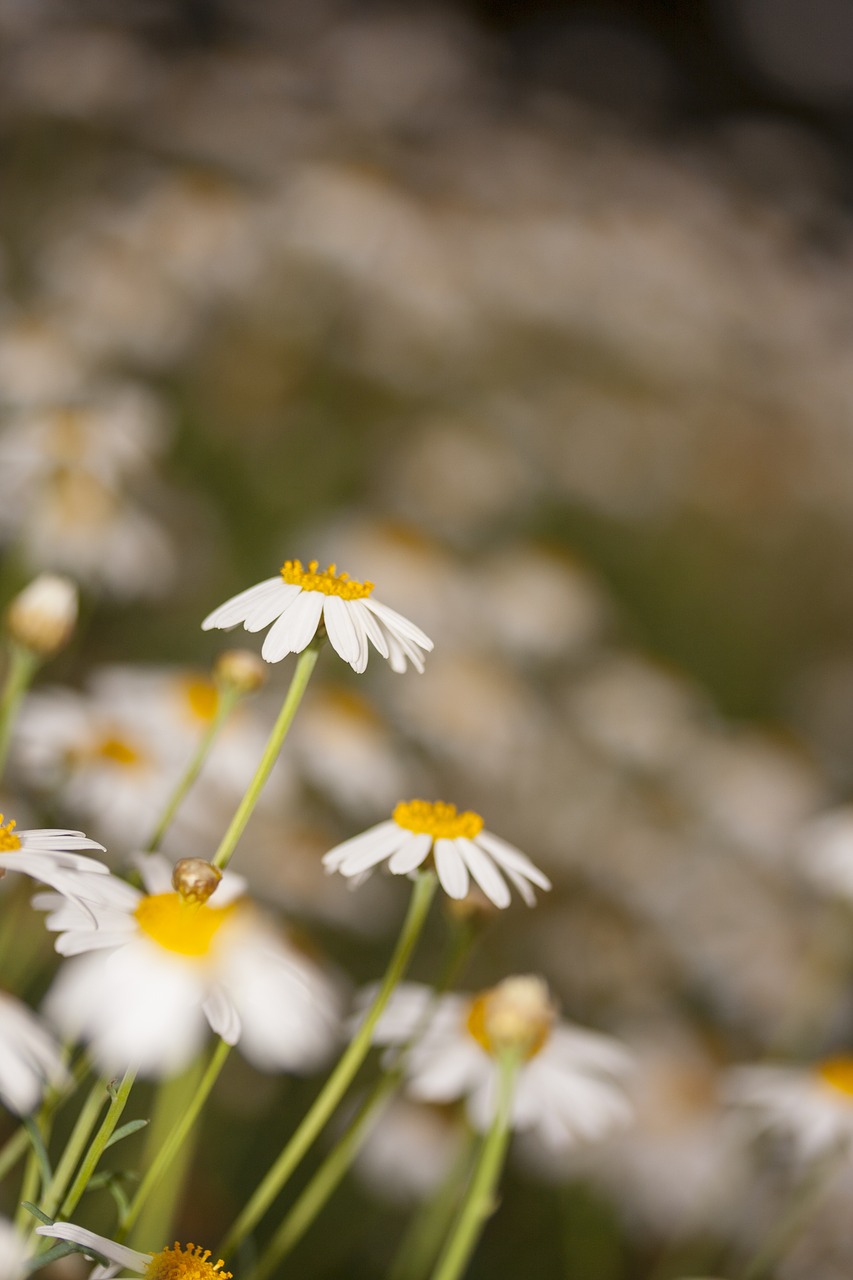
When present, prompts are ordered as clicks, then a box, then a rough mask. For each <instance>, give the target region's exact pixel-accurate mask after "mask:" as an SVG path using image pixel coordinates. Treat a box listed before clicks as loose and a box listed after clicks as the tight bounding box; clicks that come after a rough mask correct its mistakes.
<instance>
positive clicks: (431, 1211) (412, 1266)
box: [388, 1128, 476, 1280]
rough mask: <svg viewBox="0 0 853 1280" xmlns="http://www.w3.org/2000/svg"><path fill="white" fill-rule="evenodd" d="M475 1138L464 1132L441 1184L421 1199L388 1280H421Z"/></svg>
mask: <svg viewBox="0 0 853 1280" xmlns="http://www.w3.org/2000/svg"><path fill="white" fill-rule="evenodd" d="M475 1138H476V1134H475V1133H474V1131H473V1129H470V1128H467V1129H466V1131H465V1137H464V1140H463V1142H462V1146H461V1148H460V1150H459V1153H458V1155H457V1156H456V1159H455V1160H454V1161H453V1164H452V1165H451V1166H450V1169H449V1170H448V1173H447V1176H446V1177H445V1179H444V1181H443V1182H442V1183H441V1185H440V1186H439V1187H438V1189H437V1190H436V1191H435V1192H433V1194H432V1195H429V1196H426V1197H425V1198H424V1201H423V1204H422V1205H421V1206H420V1208H419V1209H418V1210H417V1212H416V1213H415V1215H414V1217H413V1218H412V1221H411V1223H410V1224H409V1226H408V1228H407V1229H406V1231H405V1233H404V1235H403V1239H402V1241H401V1243H400V1247H399V1248H398V1250H397V1253H396V1255H395V1257H394V1261H393V1262H392V1264H391V1270H390V1271H389V1272H388V1280H422V1277H423V1276H425V1275H426V1274H427V1270H428V1268H429V1267H431V1266H432V1265H433V1264H434V1262H435V1260H436V1258H437V1257H438V1251H439V1249H440V1248H441V1242H442V1239H443V1238H444V1237H445V1235H446V1233H447V1229H448V1225H449V1223H450V1222H451V1221H452V1219H453V1214H454V1212H455V1211H456V1208H457V1206H458V1204H459V1202H460V1200H461V1199H462V1195H463V1190H464V1186H465V1183H466V1182H467V1181H468V1177H469V1175H470V1172H471V1159H472V1155H473V1151H474V1142H475Z"/></svg>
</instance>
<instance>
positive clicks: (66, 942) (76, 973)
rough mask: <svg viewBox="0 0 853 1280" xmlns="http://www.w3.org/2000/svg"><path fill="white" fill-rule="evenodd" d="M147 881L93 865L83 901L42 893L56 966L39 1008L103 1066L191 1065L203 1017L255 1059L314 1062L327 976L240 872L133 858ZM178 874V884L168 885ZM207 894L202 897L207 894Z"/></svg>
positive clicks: (319, 1052)
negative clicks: (250, 893) (262, 906)
mask: <svg viewBox="0 0 853 1280" xmlns="http://www.w3.org/2000/svg"><path fill="white" fill-rule="evenodd" d="M137 861H138V866H139V869H140V872H141V876H142V880H143V884H144V886H145V891H144V892H143V891H142V890H140V889H136V888H134V887H133V886H132V885H129V884H127V883H126V882H125V881H124V880H120V879H119V878H118V877H117V876H113V875H110V876H102V877H98V879H97V882H95V878H94V877H89V878H88V879H89V881H90V882H91V883H89V884H87V886H86V903H85V906H84V905H83V904H82V903H79V902H74V901H71V900H70V899H67V898H64V897H62V896H58V895H55V894H38V895H36V897H35V899H34V905H35V906H37V907H40V908H42V909H46V910H47V911H49V912H50V914H49V916H48V918H47V927H48V928H49V929H50V930H51V931H53V932H56V933H59V935H60V936H59V938H58V939H57V942H56V950H57V951H58V952H59V953H60V955H63V956H68V957H75V958H74V959H70V960H69V961H68V963H67V964H65V965H63V966H62V968H61V969H60V971H59V973H58V975H57V977H56V979H55V980H54V983H53V986H52V987H51V989H50V990H49V992H48V994H47V999H46V1002H45V1011H46V1013H47V1015H48V1017H49V1018H50V1019H51V1020H52V1021H53V1022H54V1023H55V1024H56V1025H57V1026H58V1027H59V1028H60V1029H61V1031H62V1033H63V1035H64V1036H66V1037H72V1038H74V1039H80V1040H83V1041H85V1042H87V1043H88V1044H89V1046H90V1051H91V1053H92V1056H93V1057H94V1059H95V1060H96V1061H97V1063H98V1064H99V1066H101V1067H102V1068H103V1069H104V1070H105V1071H109V1072H118V1071H122V1070H126V1069H127V1068H128V1067H134V1068H135V1069H136V1070H138V1071H139V1072H141V1073H142V1074H143V1075H147V1076H163V1075H170V1074H173V1073H176V1072H178V1071H180V1070H181V1069H182V1068H183V1067H185V1066H187V1065H188V1064H189V1063H190V1062H191V1061H192V1059H193V1058H194V1057H195V1055H196V1054H197V1052H198V1051H199V1049H200V1048H201V1046H202V1043H203V1041H204V1038H205V1033H206V1030H207V1026H208V1025H209V1026H210V1028H211V1029H212V1030H213V1031H215V1032H216V1033H217V1035H219V1036H221V1037H222V1039H223V1040H225V1041H226V1043H228V1044H237V1043H238V1042H239V1043H240V1046H241V1048H242V1049H243V1051H244V1053H245V1054H246V1057H247V1058H249V1059H250V1060H251V1061H252V1062H253V1063H254V1064H255V1066H257V1067H259V1068H260V1069H261V1070H267V1071H273V1070H288V1071H305V1070H310V1069H312V1068H313V1067H314V1066H316V1065H317V1064H318V1063H319V1062H321V1061H322V1060H323V1059H324V1058H325V1056H326V1054H327V1053H328V1052H329V1051H330V1050H331V1048H332V1047H333V1045H334V1043H335V1039H336V1027H337V996H336V992H335V990H334V988H333V986H332V983H331V982H330V980H329V979H328V978H327V977H326V976H325V975H324V974H323V973H322V972H321V971H320V970H319V969H318V967H317V966H316V965H315V964H313V963H312V962H311V961H309V960H308V959H307V958H306V957H305V956H304V955H302V954H301V953H300V952H299V951H298V950H297V949H296V948H295V947H294V946H293V945H292V944H290V943H289V942H287V941H286V940H285V939H284V938H283V937H282V936H281V935H280V933H279V932H278V931H277V930H276V929H275V928H274V927H273V926H272V925H271V924H270V923H269V922H268V921H267V920H266V919H265V918H264V917H263V916H262V915H261V914H260V912H259V911H257V910H256V908H255V907H254V906H253V905H252V904H251V903H250V902H249V901H248V900H247V899H246V898H245V897H243V882H242V880H241V878H240V877H239V876H234V875H230V874H228V873H227V872H226V873H225V875H223V876H222V877H221V882H220V873H219V872H218V871H217V870H216V868H214V867H212V866H211V865H210V864H209V863H205V862H203V861H202V860H201V859H197V858H188V859H184V860H183V861H181V862H179V863H178V864H177V866H176V867H175V869H174V873H172V868H171V867H170V865H169V863H168V862H167V861H166V859H165V858H162V857H160V856H159V855H149V856H145V855H142V856H140V858H139V859H138V860H137ZM175 886H177V887H175ZM212 894H213V895H215V897H214V898H213V899H212V900H211V901H208V899H209V898H210V897H211V895H212Z"/></svg>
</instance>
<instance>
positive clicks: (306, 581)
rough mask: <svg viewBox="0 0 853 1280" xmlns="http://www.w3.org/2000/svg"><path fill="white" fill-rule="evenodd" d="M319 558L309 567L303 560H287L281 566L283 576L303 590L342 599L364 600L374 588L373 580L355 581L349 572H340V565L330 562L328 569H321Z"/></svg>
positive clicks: (292, 584) (311, 562)
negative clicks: (338, 569) (304, 566)
mask: <svg viewBox="0 0 853 1280" xmlns="http://www.w3.org/2000/svg"><path fill="white" fill-rule="evenodd" d="M319 563H320V562H319V560H312V561H310V563H309V565H308V568H307V569H303V568H302V561H301V560H285V562H284V564H283V565H282V566H281V576H282V577H283V578H284V580H285V582H287V583H289V584H290V585H291V586H294V587H301V588H302V590H303V591H322V593H323V595H324V596H340V597H341V599H342V600H363V599H364V598H365V596H369V595H370V593H371V591H372V590H373V587H374V585H375V584H374V583H372V582H354V581H353V580H352V579H351V578H350V576H349V574H348V573H338V572H337V568H338V566H337V565H335V564H330V565H329V567H328V569H319V568H318V566H319Z"/></svg>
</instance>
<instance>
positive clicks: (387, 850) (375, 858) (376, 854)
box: [337, 823, 409, 876]
mask: <svg viewBox="0 0 853 1280" xmlns="http://www.w3.org/2000/svg"><path fill="white" fill-rule="evenodd" d="M408 834H409V833H407V832H404V831H402V830H401V828H400V827H398V826H397V824H396V823H394V824H393V825H392V827H391V829H390V830H388V831H384V832H383V833H382V834H381V835H380V836H377V838H376V839H375V840H374V841H372V842H371V843H370V844H367V843H365V844H363V845H362V846H361V847H360V848H358V849H356V850H355V851H351V852H350V853H349V854H348V855H347V856H346V858H344V859H343V861H342V862H339V863H338V868H337V869H338V871H340V873H341V875H342V876H357V875H359V873H360V872H362V871H367V869H368V868H369V867H375V866H377V865H378V864H379V863H380V862H383V861H384V860H385V858H388V857H390V856H392V855H393V854H395V853H396V852H397V850H398V849H399V848H400V846H401V845H402V844H404V843H406V841H407V839H408Z"/></svg>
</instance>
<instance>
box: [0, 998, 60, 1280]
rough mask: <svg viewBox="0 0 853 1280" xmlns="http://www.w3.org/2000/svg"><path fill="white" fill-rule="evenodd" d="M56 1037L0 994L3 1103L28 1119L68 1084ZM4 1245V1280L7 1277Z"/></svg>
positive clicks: (21, 1006) (0, 1270)
mask: <svg viewBox="0 0 853 1280" xmlns="http://www.w3.org/2000/svg"><path fill="white" fill-rule="evenodd" d="M67 1078H68V1077H67V1074H66V1071H65V1067H64V1066H63V1064H62V1059H61V1057H60V1053H59V1048H58V1046H57V1044H56V1043H55V1041H54V1039H53V1037H52V1036H51V1035H50V1034H49V1032H48V1031H47V1030H46V1028H45V1027H43V1026H42V1024H41V1022H39V1020H38V1018H37V1017H36V1016H35V1014H34V1013H32V1012H31V1011H30V1010H29V1009H28V1008H27V1006H26V1005H25V1004H22V1003H21V1002H20V1000H16V999H15V998H14V997H13V996H10V995H6V994H5V993H3V992H0V1101H2V1103H3V1105H4V1106H6V1107H8V1108H9V1110H10V1111H14V1112H15V1113H16V1114H17V1115H21V1116H26V1115H29V1114H30V1113H31V1112H32V1111H34V1110H35V1108H36V1106H37V1105H38V1103H39V1102H40V1101H41V1096H42V1094H43V1093H44V1089H45V1085H52V1086H59V1085H61V1084H64V1083H65V1081H66V1080H67ZM2 1253H3V1250H2V1243H0V1277H2V1275H3V1267H2Z"/></svg>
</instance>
